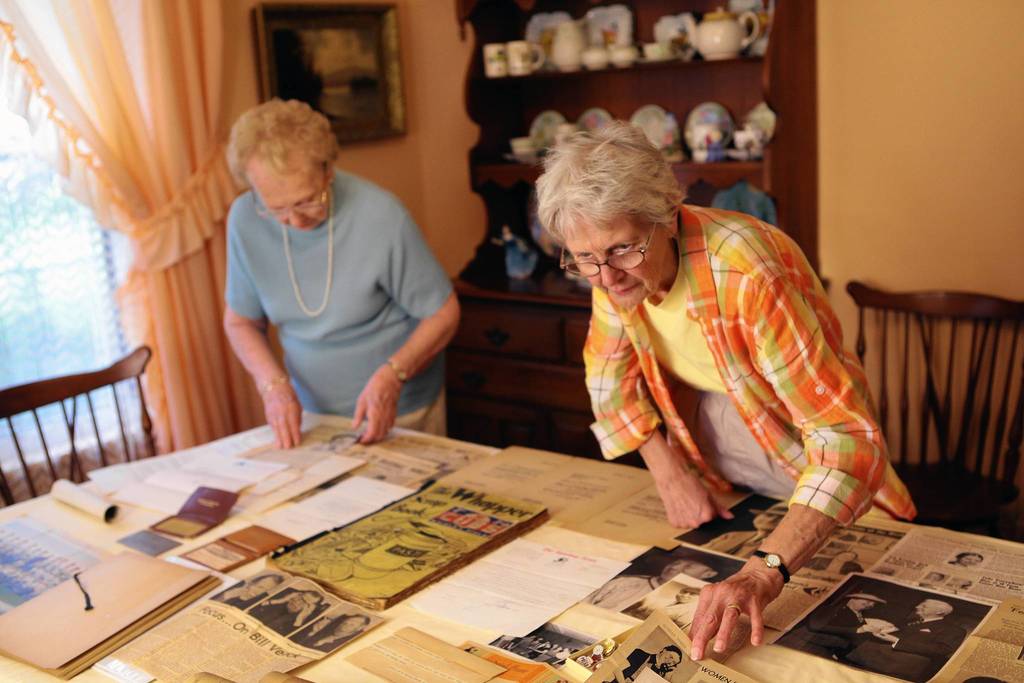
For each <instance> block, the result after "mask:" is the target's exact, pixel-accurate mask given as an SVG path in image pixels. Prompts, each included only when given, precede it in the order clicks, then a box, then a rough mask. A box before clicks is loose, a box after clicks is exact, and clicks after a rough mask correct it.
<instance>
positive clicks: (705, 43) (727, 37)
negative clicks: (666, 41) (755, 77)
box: [681, 8, 761, 60]
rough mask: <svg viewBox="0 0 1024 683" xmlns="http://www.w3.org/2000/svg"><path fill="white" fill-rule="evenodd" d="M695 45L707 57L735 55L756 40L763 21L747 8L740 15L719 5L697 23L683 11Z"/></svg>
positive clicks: (722, 57) (689, 33) (717, 57)
mask: <svg viewBox="0 0 1024 683" xmlns="http://www.w3.org/2000/svg"><path fill="white" fill-rule="evenodd" d="M681 16H682V18H683V23H684V25H685V26H686V33H687V35H689V36H690V39H691V41H692V42H693V45H694V47H696V48H697V51H698V52H700V54H701V56H702V57H704V59H707V60H714V59H732V58H734V57H738V56H739V54H740V50H743V49H744V48H746V47H747V46H748V45H750V44H751V43H752V42H754V41H755V40H756V39H757V37H758V35H759V33H760V30H761V22H760V20H759V19H758V17H757V15H756V14H755V13H753V12H744V13H743V14H741V15H740V16H739V19H737V18H736V15H735V14H733V13H732V12H728V11H726V10H724V9H722V8H718V9H717V10H715V11H714V12H708V13H707V14H705V15H704V20H703V21H701V22H700V24H697V22H695V21H694V20H693V16H692V15H690V14H683V15H681Z"/></svg>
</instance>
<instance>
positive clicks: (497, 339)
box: [484, 327, 511, 347]
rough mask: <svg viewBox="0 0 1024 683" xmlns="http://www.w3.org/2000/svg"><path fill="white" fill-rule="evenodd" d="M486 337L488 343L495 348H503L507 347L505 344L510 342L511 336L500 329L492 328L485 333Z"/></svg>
mask: <svg viewBox="0 0 1024 683" xmlns="http://www.w3.org/2000/svg"><path fill="white" fill-rule="evenodd" d="M484 336H485V337H487V341H489V342H491V343H492V344H494V345H495V346H498V347H501V346H504V345H505V342H507V341H508V339H509V337H510V336H511V335H509V333H508V332H506V331H505V330H503V329H501V328H500V327H492V328H491V329H489V330H487V331H486V332H484Z"/></svg>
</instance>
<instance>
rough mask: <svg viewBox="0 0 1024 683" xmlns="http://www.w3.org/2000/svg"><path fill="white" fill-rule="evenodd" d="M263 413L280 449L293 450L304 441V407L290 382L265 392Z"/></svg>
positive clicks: (276, 385)
mask: <svg viewBox="0 0 1024 683" xmlns="http://www.w3.org/2000/svg"><path fill="white" fill-rule="evenodd" d="M263 413H264V414H265V415H266V416H267V424H268V425H270V428H271V429H273V430H274V439H275V441H276V443H277V447H278V448H292V447H293V446H298V445H299V442H301V441H302V429H301V427H302V405H301V404H300V403H299V397H298V396H296V395H295V390H294V389H293V388H292V385H291V384H290V383H288V382H283V383H281V384H275V385H274V386H272V387H270V388H269V389H267V390H266V391H264V392H263Z"/></svg>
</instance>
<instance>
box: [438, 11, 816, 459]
mask: <svg viewBox="0 0 1024 683" xmlns="http://www.w3.org/2000/svg"><path fill="white" fill-rule="evenodd" d="M607 4H615V3H609V2H595V1H594V0H457V3H456V6H457V12H458V20H459V22H460V23H461V24H462V25H463V26H465V24H466V23H469V24H471V25H472V27H473V29H474V31H473V33H474V36H475V41H476V45H475V49H474V51H473V59H472V61H471V62H470V65H469V71H468V74H467V78H466V107H467V109H468V112H469V116H470V118H472V119H473V121H474V122H476V123H477V124H478V125H479V126H480V137H479V140H478V142H477V144H476V145H475V146H474V147H473V149H472V150H471V151H470V154H469V164H470V170H471V173H470V178H471V183H472V185H473V190H474V191H475V192H477V193H478V194H479V195H480V196H481V198H482V199H483V200H484V203H485V204H486V208H487V237H486V238H485V240H484V242H483V243H482V244H481V245H480V246H479V247H478V249H477V252H476V255H475V257H474V258H473V260H472V261H471V262H470V263H469V264H468V265H467V266H466V267H465V269H464V270H463V271H462V273H461V274H460V276H459V281H458V282H457V283H456V289H457V291H458V294H459V298H460V302H461V304H462V323H461V325H460V328H459V331H458V333H457V335H456V337H455V340H454V341H453V342H452V345H451V347H450V349H449V351H448V356H447V358H448V364H447V368H448V369H447V391H448V430H449V433H450V434H451V435H452V436H453V437H455V438H460V439H468V440H471V441H476V442H479V443H487V444H493V445H496V446H507V445H512V444H517V445H523V446H532V447H536V448H544V449H549V450H554V451H559V452H563V453H571V454H574V455H584V456H590V457H600V456H599V450H598V448H597V444H596V442H595V440H594V438H593V436H592V435H591V433H590V431H589V425H590V423H591V422H592V421H593V418H592V415H591V413H590V402H589V398H588V396H587V392H586V388H585V386H584V379H583V366H582V358H581V349H582V347H583V341H584V339H585V338H586V333H587V325H588V320H589V309H590V295H589V293H588V292H587V291H586V290H585V289H582V288H580V287H579V286H578V285H576V284H574V283H572V282H571V281H569V280H567V279H566V278H565V277H563V276H562V274H561V271H560V270H559V269H558V264H557V262H555V261H554V259H549V258H546V257H543V256H542V258H541V262H540V264H539V265H538V267H537V270H536V271H535V273H534V276H533V277H532V278H531V279H529V280H525V281H513V280H509V279H507V278H506V276H505V266H504V250H503V247H502V246H501V245H500V244H499V243H498V242H499V241H500V240H499V239H498V238H499V236H500V235H501V229H502V226H505V225H507V226H509V228H510V229H511V230H512V232H513V233H515V234H516V235H519V236H521V237H523V238H525V239H527V240H530V239H531V238H530V230H529V227H528V215H527V211H528V209H527V207H528V203H529V199H530V193H531V190H532V185H533V182H534V181H535V180H536V179H537V177H538V175H539V172H540V169H539V168H538V167H536V166H532V165H526V164H517V163H510V162H508V161H505V160H504V158H503V155H504V153H506V152H508V151H509V148H508V140H509V139H510V138H513V137H519V136H523V135H527V134H528V132H529V129H530V123H531V121H532V120H533V119H534V117H535V116H537V114H539V113H540V112H542V111H544V110H548V109H554V110H556V111H558V112H560V113H561V114H562V115H564V116H565V118H566V119H567V120H568V121H575V120H576V119H577V118H578V117H579V115H580V114H581V113H582V112H584V111H585V110H587V109H589V108H591V107H603V108H604V109H606V110H607V111H608V112H610V113H611V114H612V115H613V116H614V117H616V118H619V119H625V120H628V119H629V118H630V116H632V114H633V112H635V111H636V110H637V109H639V108H640V107H641V106H643V105H646V104H657V105H660V106H661V107H663V108H664V109H665V110H667V111H669V112H672V113H673V114H675V116H676V118H677V120H678V121H679V124H680V127H682V126H683V125H684V122H685V120H686V115H687V113H688V112H689V111H690V110H691V109H693V108H694V107H695V106H697V105H698V104H700V103H701V102H705V101H715V102H719V103H721V104H723V105H724V106H725V107H726V108H727V109H728V110H729V112H730V113H731V114H732V116H733V119H734V120H736V121H737V122H740V121H742V117H743V115H744V114H745V113H746V112H748V111H750V110H751V109H752V108H753V107H754V106H755V105H756V104H757V103H759V102H761V101H762V100H763V101H766V102H767V103H768V104H769V106H770V107H771V108H772V109H773V110H774V111H775V113H776V115H777V117H778V120H777V125H776V130H775V136H774V138H773V139H772V141H771V142H770V143H769V145H768V147H767V148H766V150H765V156H764V159H763V160H757V161H743V162H739V161H725V162H717V163H694V162H691V161H683V162H678V163H674V164H673V165H672V168H673V170H674V171H675V174H676V177H677V178H678V179H679V182H680V184H681V185H682V186H683V187H684V188H685V189H686V192H687V196H688V198H687V201H688V202H690V203H694V204H704V205H707V204H710V201H711V198H712V196H713V195H714V193H715V192H717V191H718V190H720V189H723V188H727V187H730V186H731V185H733V184H734V183H736V182H737V181H739V180H741V179H745V180H746V181H747V182H749V183H750V184H751V185H753V186H755V187H758V188H760V189H762V190H764V191H765V192H767V193H768V194H769V195H770V196H771V197H772V198H773V199H774V200H775V204H776V209H777V213H778V222H779V227H781V228H782V229H783V230H785V231H786V232H787V233H788V234H789V235H791V236H792V237H793V238H794V240H795V241H796V242H797V243H798V244H799V245H800V247H801V248H802V249H803V250H804V253H805V254H806V255H807V258H808V260H809V261H810V263H811V265H812V266H813V267H815V268H817V264H818V230H817V220H818V189H817V188H818V166H817V154H818V149H817V104H816V54H815V53H816V50H815V22H816V18H815V2H814V0H777V2H776V3H775V5H776V7H775V15H774V19H773V24H772V28H771V35H770V42H769V47H768V52H767V55H766V56H765V57H764V58H763V59H762V58H748V57H741V58H737V59H727V60H722V61H701V60H700V59H699V58H697V59H696V60H694V61H690V62H683V61H670V62H658V63H649V64H648V63H637V64H635V65H634V66H632V67H629V68H614V67H609V68H608V69H603V70H599V71H586V70H583V71H578V72H573V73H559V72H549V71H542V72H537V73H534V74H532V75H529V76H520V77H505V78H494V79H489V78H486V77H485V76H484V69H483V60H482V48H483V45H485V44H487V43H492V42H507V41H511V40H518V39H521V38H522V37H523V35H524V32H525V28H526V23H527V21H528V20H529V18H530V16H531V15H532V14H534V13H535V12H551V11H557V10H564V11H567V12H569V14H570V15H571V16H573V17H574V18H578V17H582V16H583V15H584V14H585V13H586V12H587V10H589V9H590V8H592V7H595V6H599V5H607ZM618 4H625V5H627V6H628V7H629V8H630V9H631V10H632V12H633V17H634V24H633V25H634V40H635V41H636V42H637V43H638V44H640V43H643V42H650V41H652V40H653V27H654V24H655V22H656V21H657V20H658V19H659V18H660V17H662V16H665V15H669V14H679V13H680V12H695V13H697V14H698V15H699V14H701V13H704V12H708V11H711V10H713V9H714V8H715V7H716V6H717V5H722V4H725V3H724V0H632V1H631V2H630V1H628V0H620V2H619V3H618Z"/></svg>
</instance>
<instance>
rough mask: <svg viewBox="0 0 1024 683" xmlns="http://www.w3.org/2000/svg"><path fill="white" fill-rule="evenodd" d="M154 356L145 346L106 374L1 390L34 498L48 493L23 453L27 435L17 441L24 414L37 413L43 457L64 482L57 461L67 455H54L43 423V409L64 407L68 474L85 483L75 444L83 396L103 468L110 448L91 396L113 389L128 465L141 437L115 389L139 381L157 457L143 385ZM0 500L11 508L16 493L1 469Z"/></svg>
mask: <svg viewBox="0 0 1024 683" xmlns="http://www.w3.org/2000/svg"><path fill="white" fill-rule="evenodd" d="M151 355H152V352H151V351H150V349H149V347H148V346H140V347H139V348H137V349H135V350H134V351H132V352H131V353H129V354H128V355H127V356H125V357H124V358H122V359H121V360H119V361H117V362H116V363H114V364H113V365H111V366H110V367H108V368H104V369H103V370H96V371H94V372H83V373H81V374H75V375H64V376H62V377H54V378H51V379H44V380H40V381H38V382H31V383H29V384H22V385H19V386H14V387H9V388H7V389H3V390H0V419H5V420H6V421H7V426H8V429H9V430H10V435H11V440H12V442H13V443H14V450H15V451H16V453H17V455H18V460H19V461H20V463H21V469H22V472H23V474H24V478H25V482H26V483H27V486H28V491H29V493H30V495H31V497H35V496H37V495H39V493H45V491H39V490H37V487H36V484H35V482H34V481H33V477H32V473H31V471H30V465H31V463H30V462H29V461H28V460H26V457H25V451H24V450H23V441H24V440H25V438H26V437H27V435H26V434H23V435H22V437H23V438H22V439H19V438H18V433H17V430H16V429H15V423H14V420H13V419H12V418H14V416H16V415H21V414H23V413H31V414H32V418H33V421H34V423H35V430H34V431H35V432H36V435H37V437H38V439H39V442H40V444H41V446H42V453H43V455H44V456H45V463H44V464H45V466H46V468H47V470H48V472H49V475H50V477H51V479H52V480H53V481H56V480H57V479H58V478H59V475H58V474H57V467H56V466H55V464H54V457H55V456H57V457H60V456H62V455H64V454H61V453H56V454H55V453H52V452H51V447H50V446H49V445H48V444H47V441H46V436H45V434H44V429H43V426H42V423H41V422H40V419H39V409H41V408H43V407H46V406H49V405H52V404H59V405H60V409H61V414H62V416H63V422H64V426H65V428H66V429H67V437H68V442H69V451H68V453H67V454H66V455H67V458H68V462H69V465H68V469H69V474H70V477H71V479H72V480H74V481H82V480H84V478H85V471H84V469H83V467H82V462H81V459H80V457H79V456H80V454H79V451H78V450H77V448H76V444H75V430H76V427H77V426H78V422H79V420H78V419H77V417H78V408H79V404H80V402H79V400H78V399H79V397H84V399H85V405H86V406H87V407H88V417H89V418H91V422H92V432H91V434H92V436H93V437H94V438H95V439H96V450H97V453H98V456H99V462H100V465H101V466H106V465H107V464H108V458H107V456H108V454H109V453H108V444H104V442H103V439H102V438H101V435H100V424H99V422H97V420H96V410H95V409H94V407H93V397H92V395H91V392H94V391H98V390H100V389H106V390H109V391H110V394H111V395H112V396H113V405H114V410H115V413H116V415H117V426H118V427H119V431H120V443H121V447H122V454H123V460H124V461H128V460H132V459H133V458H132V453H133V451H134V452H135V455H136V458H135V459H138V445H137V444H136V446H135V448H132V447H131V446H130V445H129V442H130V441H134V440H135V438H136V437H135V436H134V435H133V434H132V430H131V429H129V428H128V426H127V425H126V417H125V412H124V411H123V410H122V406H121V400H120V399H119V398H118V395H117V391H116V389H115V385H116V384H117V383H119V382H122V381H134V384H135V389H136V391H137V392H138V397H139V406H138V409H139V417H140V422H141V425H140V426H141V428H142V434H141V436H142V439H143V442H144V444H143V445H144V448H145V456H147V457H148V456H152V455H153V454H154V453H155V449H154V446H153V434H152V430H153V424H152V422H151V420H150V418H149V412H148V411H147V410H146V401H145V398H144V397H143V393H142V382H141V380H140V378H141V376H142V373H143V372H144V371H145V369H146V364H147V363H149V358H150V356H151ZM69 403H70V406H69ZM69 410H70V412H69ZM83 420H85V418H83ZM28 431H32V430H28ZM0 498H2V499H3V501H4V503H5V504H7V505H11V504H13V503H14V494H13V488H12V486H10V485H9V482H8V479H7V475H6V474H4V472H3V469H2V468H0Z"/></svg>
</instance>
